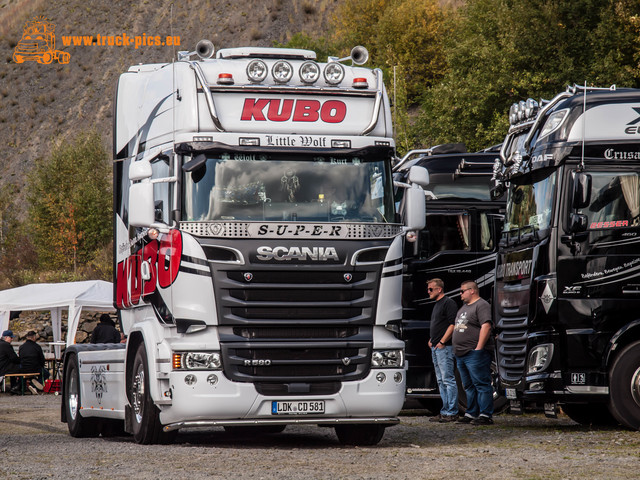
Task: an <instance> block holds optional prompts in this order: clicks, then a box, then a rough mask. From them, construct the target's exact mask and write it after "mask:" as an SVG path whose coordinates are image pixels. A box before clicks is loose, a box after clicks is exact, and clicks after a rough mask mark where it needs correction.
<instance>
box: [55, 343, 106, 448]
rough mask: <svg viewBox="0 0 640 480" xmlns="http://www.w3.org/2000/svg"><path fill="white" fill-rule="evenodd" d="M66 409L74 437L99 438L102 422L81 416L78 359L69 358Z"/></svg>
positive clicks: (68, 422)
mask: <svg viewBox="0 0 640 480" xmlns="http://www.w3.org/2000/svg"><path fill="white" fill-rule="evenodd" d="M64 382H65V383H64V399H63V402H64V409H65V415H66V418H67V427H68V428H69V433H70V434H71V436H72V437H76V438H83V437H97V436H98V435H99V434H100V420H99V419H96V418H84V417H83V416H82V415H80V408H81V406H82V401H81V400H82V399H81V389H80V369H79V368H78V358H77V357H76V356H75V355H71V356H69V361H68V362H67V365H66V367H65V375H64Z"/></svg>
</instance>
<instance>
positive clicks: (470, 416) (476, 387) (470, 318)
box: [453, 281, 493, 425]
mask: <svg viewBox="0 0 640 480" xmlns="http://www.w3.org/2000/svg"><path fill="white" fill-rule="evenodd" d="M460 298H462V301H463V302H464V305H462V307H460V310H458V315H457V316H456V323H455V326H454V329H453V352H454V353H455V355H456V364H457V365H458V372H459V373H460V380H462V385H463V386H464V390H465V393H466V394H467V412H466V413H465V415H464V417H462V418H460V419H459V420H458V423H471V424H473V425H492V424H493V419H492V417H493V387H492V386H491V361H492V359H493V338H492V336H491V326H492V322H491V306H490V305H489V303H488V302H486V301H485V300H483V299H482V298H480V291H479V290H478V284H477V283H475V282H472V281H468V282H463V283H462V285H461V286H460Z"/></svg>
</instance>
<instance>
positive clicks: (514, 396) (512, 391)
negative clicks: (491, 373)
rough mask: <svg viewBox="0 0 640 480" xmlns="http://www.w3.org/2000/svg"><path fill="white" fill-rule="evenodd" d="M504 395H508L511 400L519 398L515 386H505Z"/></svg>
mask: <svg viewBox="0 0 640 480" xmlns="http://www.w3.org/2000/svg"><path fill="white" fill-rule="evenodd" d="M504 396H505V397H507V398H508V399H509V400H517V399H518V395H517V394H516V389H515V388H505V392H504Z"/></svg>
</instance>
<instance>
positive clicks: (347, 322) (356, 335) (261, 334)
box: [211, 263, 382, 395]
mask: <svg viewBox="0 0 640 480" xmlns="http://www.w3.org/2000/svg"><path fill="white" fill-rule="evenodd" d="M211 265H212V273H213V285H214V291H215V295H216V304H217V308H218V321H219V327H218V329H219V333H220V346H221V350H222V355H223V365H224V373H225V375H226V376H227V378H229V379H231V380H233V381H236V382H251V383H253V384H255V385H256V389H257V390H258V391H260V392H263V393H264V394H271V395H300V394H301V395H314V394H316V395H317V394H318V392H331V393H335V392H337V391H339V389H340V385H341V384H342V382H345V381H355V380H361V379H363V378H365V377H366V376H367V375H368V374H369V371H370V363H371V353H372V348H373V324H374V320H375V310H376V302H377V298H378V288H379V283H380V276H381V271H382V265H381V264H369V265H362V266H361V265H358V266H356V267H354V266H345V265H323V266H315V265H314V266H311V265H305V266H303V267H304V268H300V267H301V266H300V265H297V266H296V265H293V266H292V265H284V264H283V265H259V266H256V265H253V266H252V265H242V266H240V265H228V264H226V265H224V264H216V263H212V264H211ZM254 267H255V268H254Z"/></svg>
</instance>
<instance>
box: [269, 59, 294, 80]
mask: <svg viewBox="0 0 640 480" xmlns="http://www.w3.org/2000/svg"><path fill="white" fill-rule="evenodd" d="M271 75H273V79H274V80H275V81H276V82H277V83H287V82H288V81H289V80H291V77H292V76H293V67H292V66H291V64H290V63H289V62H285V61H284V60H280V61H278V62H276V63H275V64H274V65H273V68H272V69H271Z"/></svg>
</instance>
